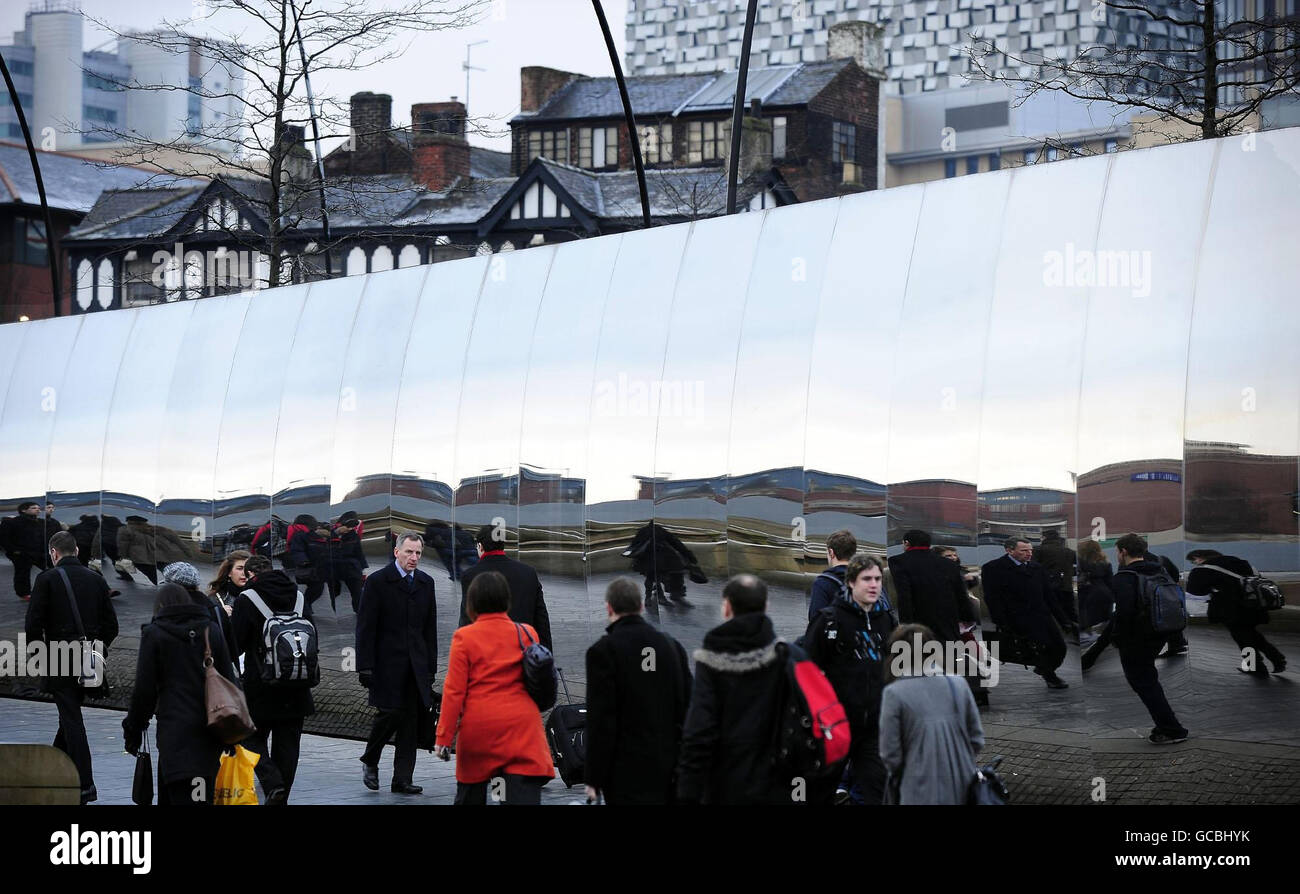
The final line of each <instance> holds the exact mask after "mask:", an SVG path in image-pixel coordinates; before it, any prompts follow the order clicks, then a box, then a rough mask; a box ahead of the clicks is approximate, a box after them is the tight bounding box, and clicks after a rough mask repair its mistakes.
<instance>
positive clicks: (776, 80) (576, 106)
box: [511, 59, 852, 124]
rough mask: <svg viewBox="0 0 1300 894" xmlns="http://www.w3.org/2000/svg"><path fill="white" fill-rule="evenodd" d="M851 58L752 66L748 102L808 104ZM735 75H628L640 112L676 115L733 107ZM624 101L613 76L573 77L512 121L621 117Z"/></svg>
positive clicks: (634, 103)
mask: <svg viewBox="0 0 1300 894" xmlns="http://www.w3.org/2000/svg"><path fill="white" fill-rule="evenodd" d="M851 62H852V60H850V59H828V60H826V61H823V62H802V63H799V64H798V65H774V66H770V67H767V68H754V69H751V70H750V72H749V77H748V79H747V80H746V83H745V102H746V104H748V103H749V101H750V100H751V99H758V100H761V101H762V102H763V104H764V105H804V104H806V103H808V102H809V101H811V100H812V98H813V97H815V96H816V95H817V94H818V93H820V92H821V91H822V90H824V89H825V88H826V85H827V84H829V83H830V82H831V79H832V78H834V77H835V76H836V75H837V74H839V73H840V72H841V71H843V70H844V68H845V67H846V66H848V65H849V64H851ZM736 78H737V73H736V72H734V71H729V72H721V73H717V72H710V73H704V74H677V75H646V76H643V77H633V78H628V79H627V94H628V99H629V100H631V102H632V111H633V112H634V113H635V114H637V115H646V116H653V115H675V114H683V113H689V112H701V111H717V110H720V109H729V108H731V102H732V97H734V96H735V93H736ZM622 115H623V104H622V102H621V101H620V99H619V95H618V82H617V81H615V80H614V78H586V77H582V78H575V79H574V80H572V81H570V82H569V83H568V84H566V85H565V86H563V87H561V88H560V89H559V90H557V91H555V93H554V94H552V95H551V97H550V99H548V100H547V101H546V102H545V103H544V104H543V105H542V107H541V108H539V109H538V110H537V111H536V112H532V113H525V114H520V115H516V116H515V117H514V118H513V119H511V123H512V124H514V123H524V122H535V121H560V120H568V119H575V118H618V117H621V116H622Z"/></svg>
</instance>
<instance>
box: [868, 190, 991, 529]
mask: <svg viewBox="0 0 1300 894" xmlns="http://www.w3.org/2000/svg"><path fill="white" fill-rule="evenodd" d="M1009 184H1010V178H1009V177H1007V176H1004V175H1001V174H999V175H997V176H988V177H962V178H960V179H958V180H955V181H945V182H943V183H928V184H926V185H925V195H924V198H923V200H922V207H921V218H920V221H919V223H918V224H917V230H916V241H915V245H914V246H913V249H912V263H911V267H910V273H909V275H908V280H907V292H906V297H905V298H904V302H903V315H902V324H901V326H900V330H899V339H898V343H897V348H896V350H897V355H896V356H897V358H898V362H897V366H896V368H895V369H896V371H895V374H894V381H893V397H892V399H891V401H890V414H889V464H888V470H889V531H890V533H889V542H890V543H891V544H897V543H899V541H900V539H901V536H902V533H903V531H905V530H907V529H908V528H914V527H915V528H923V529H925V530H928V531H931V532H932V535H931V536H932V537H933V538H934V542H935V543H936V544H947V545H950V546H974V545H975V516H976V501H975V481H976V477H977V476H978V474H979V459H978V457H979V418H980V405H981V395H982V392H983V387H984V361H985V357H986V355H987V350H986V343H987V339H988V327H989V306H990V304H991V302H992V298H993V278H994V273H995V265H996V263H997V256H998V247H999V244H1000V237H1001V232H1002V227H1003V220H1004V215H1003V211H1004V208H1005V205H1006V198H1007V189H1008V187H1009ZM973 208H978V209H979V214H978V223H976V222H975V221H974V220H972V217H971V212H970V209H973Z"/></svg>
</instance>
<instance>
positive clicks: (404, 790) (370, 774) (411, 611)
mask: <svg viewBox="0 0 1300 894" xmlns="http://www.w3.org/2000/svg"><path fill="white" fill-rule="evenodd" d="M423 553H424V539H423V538H422V537H421V536H420V535H419V534H412V533H406V534H402V535H401V536H399V537H398V538H397V545H396V546H395V547H394V548H393V562H392V563H391V564H389V565H385V566H384V568H383V569H382V570H381V571H377V572H375V573H374V574H372V575H370V576H369V577H368V578H366V586H365V589H364V590H362V591H361V612H360V614H358V615H357V674H358V675H359V676H360V678H361V685H362V686H364V687H366V688H367V689H369V690H370V704H371V705H372V706H373V707H375V708H378V709H379V716H378V717H376V718H375V725H374V727H373V728H372V729H371V731H370V739H369V741H367V742H366V750H365V753H364V754H362V756H361V763H362V764H363V765H364V770H363V773H362V781H363V782H364V783H365V785H366V788H368V789H370V790H371V791H378V790H379V756H380V754H382V753H383V750H384V744H385V743H386V742H387V741H388V738H389V736H391V735H392V734H393V732H394V731H396V733H397V754H396V757H395V758H394V760H393V782H392V786H391V790H392V791H394V792H396V793H398V794H403V795H418V794H420V793H421V792H422V791H424V789H423V788H422V787H420V786H418V785H413V784H412V782H411V779H412V777H413V775H414V773H415V740H416V736H417V733H418V729H419V712H420V711H421V710H428V709H429V708H431V707H432V706H433V677H434V674H435V673H436V672H437V670H438V606H437V602H436V600H435V598H434V590H433V578H431V577H429V575H427V574H425V573H424V572H423V571H420V570H419V568H418V567H417V566H418V565H419V564H420V556H421V555H422V554H423ZM245 567H247V566H245Z"/></svg>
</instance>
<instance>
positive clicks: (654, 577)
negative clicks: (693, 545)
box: [623, 522, 699, 608]
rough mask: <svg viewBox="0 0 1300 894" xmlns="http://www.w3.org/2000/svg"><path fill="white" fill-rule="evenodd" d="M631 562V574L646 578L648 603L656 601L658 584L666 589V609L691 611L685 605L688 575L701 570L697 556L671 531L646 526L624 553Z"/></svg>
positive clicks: (654, 524)
mask: <svg viewBox="0 0 1300 894" xmlns="http://www.w3.org/2000/svg"><path fill="white" fill-rule="evenodd" d="M623 555H624V556H627V557H628V558H630V559H631V560H632V570H633V571H635V572H636V573H637V574H642V575H645V595H646V600H647V601H650V600H651V599H653V598H654V594H655V584H656V583H658V584H660V585H661V586H662V587H663V590H664V592H665V595H664V596H663V597H662V598H661V600H660V602H661V603H662V604H663V605H669V606H671V605H678V606H682V607H683V608H690V603H689V602H687V601H686V572H687V571H689V570H691V569H692V568H698V567H699V561H698V560H697V559H696V558H695V553H693V552H691V551H690V549H688V548H687V546H686V544H685V543H682V541H681V538H679V537H678V536H677V535H676V534H674V533H673V532H672V531H670V530H668V529H667V528H665V527H664V526H663V525H660V524H658V523H656V522H649V523H648V524H646V525H643V526H642V527H641V529H640V530H638V531H637V532H636V535H635V536H634V537H633V538H632V543H631V544H630V545H629V546H628V548H627V550H626V551H625V552H624V553H623Z"/></svg>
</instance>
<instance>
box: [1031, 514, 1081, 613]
mask: <svg viewBox="0 0 1300 894" xmlns="http://www.w3.org/2000/svg"><path fill="white" fill-rule="evenodd" d="M1033 557H1034V561H1035V562H1037V563H1038V564H1039V565H1042V566H1043V571H1044V572H1045V573H1046V574H1047V592H1048V597H1049V598H1051V599H1053V600H1055V601H1056V604H1057V606H1059V608H1060V613H1061V615H1062V616H1063V617H1064V618H1065V620H1066V626H1067V627H1068V628H1069V629H1070V630H1071V631H1072V632H1073V633H1075V634H1076V635H1077V634H1078V632H1079V629H1078V628H1079V611H1078V609H1077V608H1076V606H1075V604H1074V576H1075V567H1076V565H1077V564H1078V558H1077V557H1076V556H1075V554H1074V550H1072V549H1070V547H1069V546H1067V545H1066V543H1065V540H1063V539H1062V538H1061V532H1060V531H1058V530H1056V529H1055V528H1048V529H1047V530H1046V531H1044V532H1043V541H1042V543H1040V544H1039V545H1038V546H1036V547H1034V551H1033Z"/></svg>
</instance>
